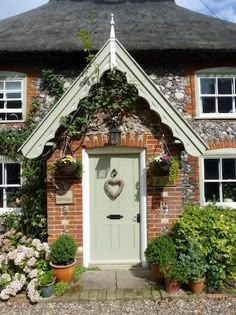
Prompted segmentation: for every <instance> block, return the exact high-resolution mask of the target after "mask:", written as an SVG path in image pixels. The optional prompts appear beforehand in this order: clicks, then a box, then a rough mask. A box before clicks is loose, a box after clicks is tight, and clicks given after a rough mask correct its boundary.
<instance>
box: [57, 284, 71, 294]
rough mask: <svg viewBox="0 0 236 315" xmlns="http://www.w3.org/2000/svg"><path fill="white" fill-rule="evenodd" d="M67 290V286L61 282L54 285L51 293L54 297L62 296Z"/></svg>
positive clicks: (68, 287)
mask: <svg viewBox="0 0 236 315" xmlns="http://www.w3.org/2000/svg"><path fill="white" fill-rule="evenodd" d="M69 289H70V286H69V284H68V283H66V282H62V281H61V282H57V283H56V284H55V287H54V288H53V293H54V294H56V295H63V294H64V293H66V291H68V290H69Z"/></svg>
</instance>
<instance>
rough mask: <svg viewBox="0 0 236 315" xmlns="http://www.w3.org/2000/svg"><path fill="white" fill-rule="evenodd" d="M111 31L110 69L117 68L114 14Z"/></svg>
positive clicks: (112, 15)
mask: <svg viewBox="0 0 236 315" xmlns="http://www.w3.org/2000/svg"><path fill="white" fill-rule="evenodd" d="M110 24H111V31H110V69H111V70H112V69H113V68H114V67H115V66H116V34H115V21H114V14H113V13H112V14H111V22H110Z"/></svg>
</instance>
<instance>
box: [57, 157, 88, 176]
mask: <svg viewBox="0 0 236 315" xmlns="http://www.w3.org/2000/svg"><path fill="white" fill-rule="evenodd" d="M55 166H56V173H57V174H60V175H65V176H75V177H77V178H79V177H81V171H82V164H81V161H79V160H76V158H74V157H73V156H71V155H66V156H65V157H63V158H61V159H60V160H57V161H56V163H55Z"/></svg>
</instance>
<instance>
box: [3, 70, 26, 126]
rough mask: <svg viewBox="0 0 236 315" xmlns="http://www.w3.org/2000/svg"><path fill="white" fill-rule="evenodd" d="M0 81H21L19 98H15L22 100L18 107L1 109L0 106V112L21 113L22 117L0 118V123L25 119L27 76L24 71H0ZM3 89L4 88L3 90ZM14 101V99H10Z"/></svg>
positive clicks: (5, 99)
mask: <svg viewBox="0 0 236 315" xmlns="http://www.w3.org/2000/svg"><path fill="white" fill-rule="evenodd" d="M0 81H3V82H6V81H7V82H9V81H15V82H21V98H17V99H16V100H20V101H21V102H22V107H21V108H20V109H6V108H4V109H1V108H0V114H10V113H12V114H14V113H21V114H22V119H12V120H0V124H9V123H10V124H12V123H18V122H23V121H24V120H25V116H26V95H27V94H26V91H27V86H26V83H27V78H26V74H25V73H20V72H13V71H0ZM4 91H5V90H4ZM3 100H4V101H7V98H6V96H5V95H4V99H3ZM11 100H12V101H14V100H15V99H11Z"/></svg>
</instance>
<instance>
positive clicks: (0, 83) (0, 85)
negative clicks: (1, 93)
mask: <svg viewBox="0 0 236 315" xmlns="http://www.w3.org/2000/svg"><path fill="white" fill-rule="evenodd" d="M3 87H4V84H3V82H0V90H3Z"/></svg>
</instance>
